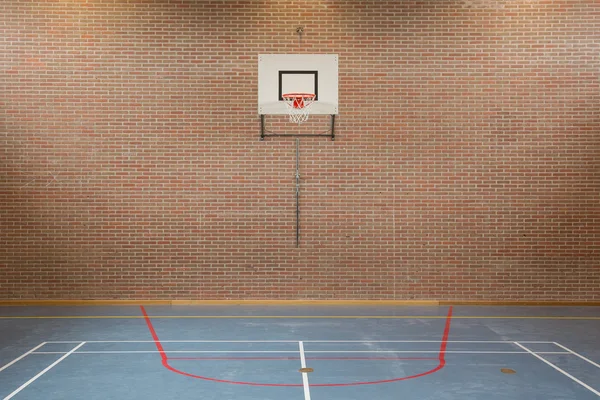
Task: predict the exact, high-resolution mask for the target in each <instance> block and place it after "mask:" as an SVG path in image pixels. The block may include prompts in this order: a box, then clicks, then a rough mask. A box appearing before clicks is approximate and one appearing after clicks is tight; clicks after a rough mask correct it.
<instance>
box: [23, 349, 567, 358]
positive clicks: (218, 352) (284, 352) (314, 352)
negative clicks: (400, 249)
mask: <svg viewBox="0 0 600 400" xmlns="http://www.w3.org/2000/svg"><path fill="white" fill-rule="evenodd" d="M66 353H67V352H64V351H40V352H35V353H31V354H32V355H44V354H46V355H48V354H66ZM169 353H173V354H231V353H237V354H287V353H292V354H295V353H298V351H297V350H168V351H165V350H163V351H158V350H98V351H93V350H86V351H77V352H75V353H74V354H169ZM304 353H305V354H339V353H342V354H371V353H374V354H413V353H426V354H439V350H305V351H304ZM446 354H482V355H486V354H528V352H526V351H483V350H481V351H479V350H446ZM536 354H557V355H560V354H562V355H565V354H572V353H570V352H568V351H538V352H536ZM572 355H575V354H572ZM168 358H169V360H172V359H175V358H172V357H168ZM427 359H431V360H439V357H437V358H427Z"/></svg>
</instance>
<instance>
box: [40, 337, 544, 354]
mask: <svg viewBox="0 0 600 400" xmlns="http://www.w3.org/2000/svg"><path fill="white" fill-rule="evenodd" d="M160 342H161V343H298V341H297V340H161V341H160ZM303 342H304V343H441V342H442V341H441V340H303ZM46 343H81V341H76V340H70V341H55V342H46ZM86 343H88V344H91V343H155V342H154V340H87V341H86ZM446 343H499V344H502V343H505V344H513V343H514V341H512V340H448V341H447V342H446ZM519 343H550V344H553V343H554V342H546V341H543V342H539V341H521V342H519ZM438 352H439V350H438Z"/></svg>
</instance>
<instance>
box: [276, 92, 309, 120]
mask: <svg viewBox="0 0 600 400" xmlns="http://www.w3.org/2000/svg"><path fill="white" fill-rule="evenodd" d="M281 97H282V98H283V101H284V102H285V105H286V106H287V110H288V115H289V117H290V122H294V123H296V124H301V123H303V122H305V121H306V120H307V119H308V116H309V114H310V106H311V105H312V104H313V102H314V101H315V97H316V96H315V95H314V94H312V93H286V94H283V95H281Z"/></svg>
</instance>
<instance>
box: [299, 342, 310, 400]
mask: <svg viewBox="0 0 600 400" xmlns="http://www.w3.org/2000/svg"><path fill="white" fill-rule="evenodd" d="M298 347H299V348H300V365H301V366H302V368H306V357H305V356H304V343H302V342H298ZM302 385H303V386H304V400H310V385H309V384H308V373H306V372H303V373H302Z"/></svg>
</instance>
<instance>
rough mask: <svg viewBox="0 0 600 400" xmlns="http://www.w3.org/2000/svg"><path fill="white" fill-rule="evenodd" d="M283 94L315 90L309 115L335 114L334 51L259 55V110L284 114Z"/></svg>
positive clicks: (336, 90) (336, 103) (335, 57)
mask: <svg viewBox="0 0 600 400" xmlns="http://www.w3.org/2000/svg"><path fill="white" fill-rule="evenodd" d="M283 93H314V94H316V95H317V98H316V100H315V102H314V103H313V105H312V106H311V112H310V113H311V114H328V115H334V114H335V115H337V113H338V56H337V54H261V55H259V56H258V113H259V114H261V115H263V114H279V115H285V114H287V113H288V109H287V107H286V105H285V104H284V102H283V101H281V95H282V94H283Z"/></svg>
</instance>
